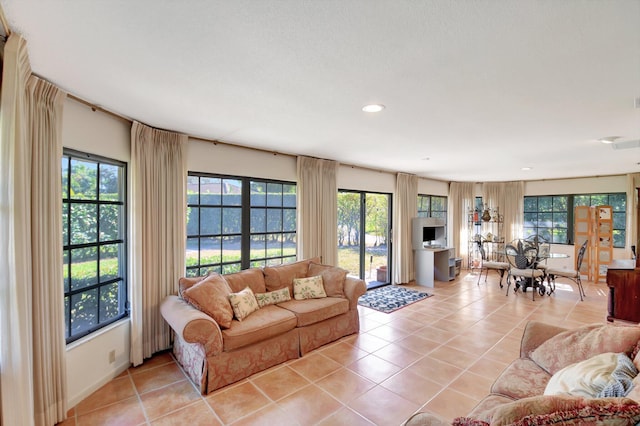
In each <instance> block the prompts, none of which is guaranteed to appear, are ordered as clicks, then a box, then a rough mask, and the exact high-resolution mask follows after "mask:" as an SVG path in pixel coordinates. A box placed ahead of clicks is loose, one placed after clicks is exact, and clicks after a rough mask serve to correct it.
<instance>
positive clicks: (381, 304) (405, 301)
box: [358, 285, 432, 314]
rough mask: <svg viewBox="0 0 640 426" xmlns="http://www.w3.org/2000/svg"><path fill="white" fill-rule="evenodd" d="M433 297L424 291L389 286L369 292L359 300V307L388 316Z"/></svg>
mask: <svg viewBox="0 0 640 426" xmlns="http://www.w3.org/2000/svg"><path fill="white" fill-rule="evenodd" d="M431 296H432V295H431V294H429V293H424V292H422V291H417V290H411V289H408V288H404V287H399V286H396V285H388V286H385V287H380V288H376V289H373V290H369V291H367V292H366V293H365V294H364V295H362V296H360V299H358V305H360V306H365V307H367V308H371V309H375V310H376V311H380V312H384V313H385V314H388V313H390V312H393V311H397V310H398V309H400V308H404V307H405V306H407V305H410V304H412V303H416V302H418V301H420V300H422V299H426V298H427V297H431Z"/></svg>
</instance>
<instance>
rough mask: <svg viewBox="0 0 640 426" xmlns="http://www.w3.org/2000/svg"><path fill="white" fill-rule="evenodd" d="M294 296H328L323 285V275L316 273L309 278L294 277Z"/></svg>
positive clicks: (299, 297) (299, 298) (300, 297)
mask: <svg viewBox="0 0 640 426" xmlns="http://www.w3.org/2000/svg"><path fill="white" fill-rule="evenodd" d="M293 297H294V298H295V299H296V300H303V299H319V298H322V297H327V293H325V291H324V286H323V285H322V277H321V276H320V275H316V276H315V277H308V278H294V279H293Z"/></svg>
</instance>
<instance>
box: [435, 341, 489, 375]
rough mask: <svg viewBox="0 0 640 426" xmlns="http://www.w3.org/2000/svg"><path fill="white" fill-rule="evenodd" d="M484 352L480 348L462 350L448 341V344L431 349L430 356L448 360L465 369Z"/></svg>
mask: <svg viewBox="0 0 640 426" xmlns="http://www.w3.org/2000/svg"><path fill="white" fill-rule="evenodd" d="M483 352H484V351H480V350H468V351H461V350H459V349H456V348H453V347H451V346H449V344H448V343H447V344H446V345H442V346H440V347H439V348H437V349H434V350H433V351H431V352H430V353H429V357H430V358H435V359H437V360H440V361H442V362H447V363H449V364H452V365H455V366H456V367H459V368H460V369H461V370H464V369H465V368H467V367H468V366H469V365H471V364H473V362H474V361H475V360H477V359H478V356H481V355H482V353H483Z"/></svg>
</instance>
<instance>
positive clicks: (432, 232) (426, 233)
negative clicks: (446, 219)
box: [422, 226, 436, 241]
mask: <svg viewBox="0 0 640 426" xmlns="http://www.w3.org/2000/svg"><path fill="white" fill-rule="evenodd" d="M435 240H436V228H434V227H432V226H423V227H422V241H435Z"/></svg>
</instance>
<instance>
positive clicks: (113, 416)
mask: <svg viewBox="0 0 640 426" xmlns="http://www.w3.org/2000/svg"><path fill="white" fill-rule="evenodd" d="M145 421H146V419H145V417H144V412H143V410H142V406H141V405H140V403H139V402H138V398H137V397H135V396H134V397H131V398H128V399H125V400H122V401H119V402H116V403H115V404H111V405H107V406H105V407H101V408H98V409H97V410H94V411H91V412H90V413H87V414H83V415H79V416H78V418H77V424H79V425H91V426H102V425H118V426H120V425H122V426H129V425H131V426H135V425H139V424H140V423H144V422H145Z"/></svg>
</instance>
